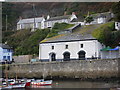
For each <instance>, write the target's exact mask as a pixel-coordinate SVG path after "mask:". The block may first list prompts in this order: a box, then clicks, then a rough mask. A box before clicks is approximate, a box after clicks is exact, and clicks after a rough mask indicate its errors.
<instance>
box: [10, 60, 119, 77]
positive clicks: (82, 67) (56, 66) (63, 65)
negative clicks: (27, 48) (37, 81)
mask: <svg viewBox="0 0 120 90" xmlns="http://www.w3.org/2000/svg"><path fill="white" fill-rule="evenodd" d="M119 63H120V59H111V60H79V61H64V62H37V63H28V64H12V65H9V70H8V77H10V78H14V77H15V76H16V74H15V73H17V76H18V77H19V78H41V77H42V76H44V77H51V78H53V77H60V78H62V77H66V78H92V79H96V78H111V77H119V76H120V71H119V68H120V66H119Z"/></svg>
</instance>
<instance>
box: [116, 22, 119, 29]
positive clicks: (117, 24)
mask: <svg viewBox="0 0 120 90" xmlns="http://www.w3.org/2000/svg"><path fill="white" fill-rule="evenodd" d="M115 29H116V30H120V22H115Z"/></svg>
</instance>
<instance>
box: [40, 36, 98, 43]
mask: <svg viewBox="0 0 120 90" xmlns="http://www.w3.org/2000/svg"><path fill="white" fill-rule="evenodd" d="M85 40H96V39H95V38H94V37H92V35H90V34H87V35H82V34H68V35H63V36H60V37H57V36H56V38H55V37H52V38H48V39H46V40H45V41H44V42H41V43H55V42H70V41H85Z"/></svg>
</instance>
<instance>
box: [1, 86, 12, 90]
mask: <svg viewBox="0 0 120 90" xmlns="http://www.w3.org/2000/svg"><path fill="white" fill-rule="evenodd" d="M1 89H6V90H7V89H12V86H7V85H2V86H0V90H1Z"/></svg>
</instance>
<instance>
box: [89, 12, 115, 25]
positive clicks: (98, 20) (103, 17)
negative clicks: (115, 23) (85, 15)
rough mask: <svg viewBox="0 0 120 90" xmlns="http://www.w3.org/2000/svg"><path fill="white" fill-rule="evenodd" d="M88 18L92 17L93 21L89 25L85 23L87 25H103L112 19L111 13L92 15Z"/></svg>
mask: <svg viewBox="0 0 120 90" xmlns="http://www.w3.org/2000/svg"><path fill="white" fill-rule="evenodd" d="M89 16H91V17H93V21H92V22H91V23H87V25H89V24H103V23H106V22H109V21H110V20H111V18H113V17H114V15H113V13H111V12H104V13H96V14H92V15H89Z"/></svg>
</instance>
